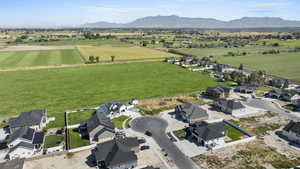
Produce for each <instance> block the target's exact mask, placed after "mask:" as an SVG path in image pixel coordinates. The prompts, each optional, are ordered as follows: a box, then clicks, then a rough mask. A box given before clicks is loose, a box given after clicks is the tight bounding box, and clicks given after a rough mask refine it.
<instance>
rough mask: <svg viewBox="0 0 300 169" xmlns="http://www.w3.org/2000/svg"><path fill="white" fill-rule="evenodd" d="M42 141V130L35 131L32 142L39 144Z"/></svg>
mask: <svg viewBox="0 0 300 169" xmlns="http://www.w3.org/2000/svg"><path fill="white" fill-rule="evenodd" d="M43 143H44V132H35V134H34V138H33V141H32V144H34V145H39V144H43Z"/></svg>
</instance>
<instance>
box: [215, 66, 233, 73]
mask: <svg viewBox="0 0 300 169" xmlns="http://www.w3.org/2000/svg"><path fill="white" fill-rule="evenodd" d="M214 70H215V71H217V72H222V73H231V72H233V71H235V69H233V68H231V67H229V65H226V64H216V65H215V67H214Z"/></svg>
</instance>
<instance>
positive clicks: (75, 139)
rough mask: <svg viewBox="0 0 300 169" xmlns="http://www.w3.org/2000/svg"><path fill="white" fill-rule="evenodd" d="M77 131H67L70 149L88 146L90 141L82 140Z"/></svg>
mask: <svg viewBox="0 0 300 169" xmlns="http://www.w3.org/2000/svg"><path fill="white" fill-rule="evenodd" d="M77 130H78V129H69V130H68V131H69V144H70V148H71V149H74V148H78V147H84V146H88V145H90V140H88V139H86V138H82V137H81V136H80V134H79V132H78V131H77Z"/></svg>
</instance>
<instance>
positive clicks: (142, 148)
mask: <svg viewBox="0 0 300 169" xmlns="http://www.w3.org/2000/svg"><path fill="white" fill-rule="evenodd" d="M148 149H150V146H141V148H140V150H141V151H143V150H148Z"/></svg>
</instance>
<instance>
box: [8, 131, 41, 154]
mask: <svg viewBox="0 0 300 169" xmlns="http://www.w3.org/2000/svg"><path fill="white" fill-rule="evenodd" d="M43 143H44V133H43V132H38V131H36V130H34V129H32V128H29V127H22V128H19V129H17V130H16V131H15V132H13V133H12V134H11V135H9V137H8V139H7V147H8V148H9V151H8V154H7V157H8V158H9V159H16V158H28V157H31V156H32V155H34V153H35V152H36V151H38V150H40V148H41V147H42V145H43Z"/></svg>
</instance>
